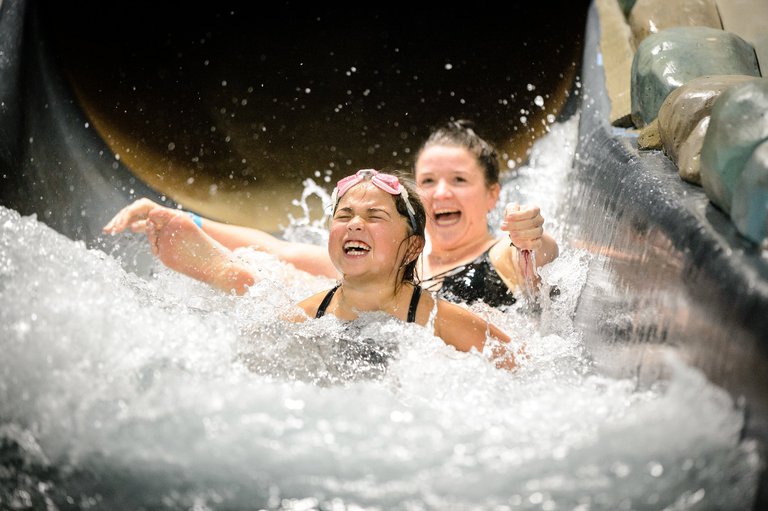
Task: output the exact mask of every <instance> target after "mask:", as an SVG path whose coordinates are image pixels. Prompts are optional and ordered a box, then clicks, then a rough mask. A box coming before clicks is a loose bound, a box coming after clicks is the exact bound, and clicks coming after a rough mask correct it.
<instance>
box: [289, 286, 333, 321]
mask: <svg viewBox="0 0 768 511" xmlns="http://www.w3.org/2000/svg"><path fill="white" fill-rule="evenodd" d="M335 290H336V288H335V287H334V288H331V289H326V290H325V291H320V292H319V293H315V294H314V295H312V296H309V297H307V298H304V299H303V300H302V301H300V302H299V303H297V304H296V305H297V306H298V307H299V308H300V309H301V310H303V311H304V313H305V314H306V315H307V317H303V318H292V319H294V321H305V320H306V319H308V318H314V317H315V315H317V310H318V309H319V308H320V305H321V304H322V303H323V301H324V300H325V299H326V297H327V296H328V294H329V293H331V292H333V291H335Z"/></svg>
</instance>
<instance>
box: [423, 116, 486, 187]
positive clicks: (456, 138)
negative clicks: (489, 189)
mask: <svg viewBox="0 0 768 511" xmlns="http://www.w3.org/2000/svg"><path fill="white" fill-rule="evenodd" d="M432 146H454V147H462V148H464V149H466V150H467V151H469V152H470V154H472V155H473V156H474V157H475V158H477V161H478V163H480V166H481V167H482V169H483V173H484V174H485V185H486V186H492V185H494V184H497V183H498V182H499V153H498V152H497V151H496V149H495V148H494V147H493V146H492V145H491V144H490V143H488V142H487V141H486V140H485V139H483V138H482V137H480V135H478V134H477V133H476V132H475V125H474V123H473V122H472V121H468V120H465V119H460V120H458V121H451V122H448V123H447V124H444V125H443V126H441V127H439V128H437V129H436V130H434V131H433V132H432V134H430V135H429V137H428V138H427V140H426V141H425V142H424V144H423V145H422V146H421V149H419V152H418V154H417V155H416V159H417V160H418V159H419V156H420V155H421V153H422V152H423V151H424V150H425V149H427V148H428V147H432Z"/></svg>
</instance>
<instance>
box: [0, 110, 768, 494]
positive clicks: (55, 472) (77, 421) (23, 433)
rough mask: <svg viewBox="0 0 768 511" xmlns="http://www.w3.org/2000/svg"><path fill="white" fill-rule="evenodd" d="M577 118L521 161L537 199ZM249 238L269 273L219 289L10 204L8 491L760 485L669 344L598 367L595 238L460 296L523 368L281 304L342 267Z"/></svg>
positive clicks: (749, 451)
mask: <svg viewBox="0 0 768 511" xmlns="http://www.w3.org/2000/svg"><path fill="white" fill-rule="evenodd" d="M572 129H573V127H572V125H564V126H553V129H552V131H551V133H550V135H549V139H548V140H546V141H545V142H543V144H546V147H547V148H546V150H542V152H541V155H542V156H541V157H540V158H539V157H535V155H534V158H532V165H539V166H537V167H526V168H525V169H522V170H521V171H519V177H518V179H523V177H522V176H526V177H525V179H526V180H528V181H529V182H527V183H526V186H525V189H526V190H528V189H529V188H530V189H536V190H537V192H536V193H543V194H544V195H542V196H540V197H538V198H536V199H534V200H537V201H538V202H540V203H541V204H542V205H543V206H544V207H550V206H549V203H546V202H545V201H544V200H539V199H542V198H546V199H547V200H549V199H552V198H553V196H557V195H558V194H559V191H557V190H548V191H546V192H544V191H542V188H544V186H543V185H542V183H540V182H538V181H536V179H537V178H540V179H541V180H542V182H544V183H549V184H552V183H553V182H557V181H558V179H559V180H560V182H561V183H562V182H563V180H562V179H561V178H562V176H563V175H564V174H565V173H566V172H567V170H568V168H570V160H569V156H568V155H567V154H562V152H563V149H562V148H563V147H564V146H568V144H569V141H570V139H569V138H568V137H570V136H571V133H572ZM558 137H563V138H560V139H558ZM553 138H554V139H553ZM553 147H556V148H557V150H558V151H560V154H559V156H557V157H551V156H544V155H545V154H546V155H550V154H551V151H553V150H554V149H552V148H553ZM534 170H535V172H534ZM507 188H514V186H511V185H510V184H509V183H507V184H506V185H505V193H506V194H507V198H509V197H511V196H512V195H513V194H512V192H509V191H508V190H506V189H507ZM533 193H534V192H530V194H531V195H530V196H529V197H532V196H533ZM307 214H308V215H309V212H307ZM296 225H299V226H301V225H304V226H306V225H310V224H309V223H306V222H305V223H303V224H302V222H297V223H296ZM301 232H302V231H301V229H295V230H294V234H295V235H298V236H301V235H302V234H301ZM296 233H298V234H296ZM309 235H310V236H311V235H313V234H312V233H310V234H309ZM239 254H240V255H241V256H242V257H243V258H244V259H245V260H247V261H249V263H250V264H252V265H253V266H254V267H257V268H259V269H260V271H262V272H263V274H264V275H266V276H267V278H265V280H263V281H262V282H261V283H259V284H258V285H256V286H254V287H253V288H252V289H251V290H250V291H249V292H248V293H247V294H246V295H245V296H243V297H234V296H227V295H223V294H220V293H217V292H214V291H212V290H211V289H209V288H207V287H206V286H204V285H202V284H200V283H198V282H195V281H192V280H190V279H188V278H186V277H184V276H182V275H178V274H175V273H172V272H170V271H168V270H166V269H164V268H161V267H157V266H155V267H153V268H152V271H151V272H150V274H149V275H148V276H140V275H137V274H135V273H132V272H130V271H126V269H125V264H124V261H122V260H121V259H120V258H119V257H113V256H111V255H107V254H105V253H104V252H102V251H100V250H96V249H88V248H87V247H85V246H84V245H83V244H82V243H80V242H73V241H71V240H69V239H67V238H65V237H63V236H61V235H59V234H57V233H55V232H54V231H52V230H51V229H49V228H48V227H47V226H45V225H44V224H42V223H40V222H38V221H37V220H36V219H35V218H34V217H21V216H20V215H19V214H18V213H16V212H15V211H12V210H8V209H5V208H0V353H2V357H0V375H2V377H0V418H2V419H0V442H1V443H0V445H1V446H2V448H1V449H0V452H2V453H3V457H0V465H1V466H0V485H1V486H0V507H5V506H11V507H13V506H15V507H17V508H20V509H24V508H25V506H26V507H27V508H34V504H35V503H36V502H38V503H40V502H46V501H47V502H53V503H57V504H58V505H59V506H65V505H73V503H74V505H78V506H80V507H96V508H99V507H102V508H104V509H117V508H121V509H123V508H124V509H135V508H139V507H142V506H144V507H149V508H157V507H164V508H169V509H189V508H190V507H195V508H196V509H216V508H227V509H232V508H259V507H263V508H268V509H447V508H450V509H470V508H473V509H477V508H483V509H489V508H498V509H508V508H511V507H514V508H516V509H565V508H567V509H622V508H627V509H629V508H633V509H639V508H651V509H662V508H665V507H667V508H670V509H688V508H690V507H692V506H694V505H702V506H705V507H706V508H708V509H747V508H749V507H750V502H751V501H752V499H753V498H754V494H755V491H756V485H757V476H758V474H759V471H760V469H761V466H762V461H761V460H760V458H759V456H758V454H757V448H756V445H755V444H754V443H753V442H751V441H749V440H746V441H740V438H739V434H740V431H741V428H742V426H743V411H742V410H741V409H739V408H738V407H736V406H735V405H734V403H733V402H732V400H731V399H730V397H729V396H728V395H727V394H726V393H725V392H724V391H722V390H721V389H719V388H717V387H715V386H713V385H711V384H710V383H709V382H708V381H707V380H706V379H705V378H704V377H703V376H702V375H701V374H700V373H699V372H697V371H696V370H694V369H692V368H690V367H687V366H685V365H684V364H682V363H681V362H679V361H678V360H677V359H676V358H675V357H674V356H673V355H672V354H670V356H669V358H668V360H667V363H668V366H669V369H670V370H669V374H670V377H669V379H668V380H665V381H659V382H657V384H655V385H653V386H651V387H650V388H644V389H640V388H638V386H637V384H636V382H634V381H631V380H620V379H611V378H608V377H605V376H603V375H600V374H597V373H596V372H595V371H594V369H593V367H592V365H591V363H590V358H589V353H587V352H586V350H585V348H584V346H583V344H582V342H581V337H580V333H579V332H578V331H577V330H576V329H575V328H574V326H573V324H572V321H571V318H572V315H573V312H574V310H575V305H576V302H577V300H578V296H579V293H580V292H581V289H582V287H583V285H584V282H585V279H586V275H587V268H588V263H589V260H588V259H589V258H588V256H587V254H585V253H582V252H579V251H571V250H565V251H564V253H563V254H562V255H561V257H560V258H558V259H557V260H556V261H555V262H553V263H552V264H550V265H549V266H548V267H547V268H545V269H544V270H542V272H541V274H542V279H543V281H544V286H545V288H546V289H550V288H552V287H555V286H556V287H557V288H558V289H559V291H560V294H559V295H557V296H553V297H552V298H550V297H549V296H548V293H543V295H545V296H544V298H543V299H542V303H541V304H540V305H541V310H540V311H538V312H537V313H534V312H531V310H530V309H529V308H526V307H525V306H524V305H525V304H521V305H520V307H518V308H512V309H510V310H508V311H505V312H502V311H499V310H497V309H492V308H489V307H485V306H483V305H481V304H480V305H475V306H473V309H474V310H475V312H477V313H478V314H481V315H484V316H486V317H488V319H490V320H491V321H493V322H495V323H496V324H498V325H499V326H500V327H502V328H503V329H504V330H506V331H507V332H510V333H511V334H512V337H513V342H512V343H513V345H514V346H513V348H514V349H517V348H518V347H520V346H523V345H524V346H525V350H526V352H527V353H528V357H527V358H525V359H521V364H520V367H519V368H518V369H517V370H516V371H515V372H514V373H508V372H505V371H500V370H496V369H495V368H494V367H493V366H492V365H491V364H490V363H489V362H488V361H487V359H486V358H485V357H484V356H483V355H482V354H480V353H459V352H457V351H455V350H453V349H452V348H450V347H448V346H446V345H444V344H443V343H442V342H441V341H440V340H439V339H437V338H436V337H434V336H433V335H431V333H430V332H428V331H427V330H426V329H424V328H422V327H419V326H417V325H412V324H403V323H401V322H398V321H396V320H393V319H391V318H388V317H386V316H382V315H380V314H368V315H365V316H363V317H361V318H360V320H358V321H357V322H355V323H354V324H352V325H349V324H341V323H339V322H338V321H336V320H335V319H334V318H332V317H326V318H323V319H321V320H318V321H309V322H306V323H303V324H298V325H296V324H290V323H286V322H284V321H281V320H279V319H277V318H278V317H279V315H280V312H281V311H283V310H287V309H288V308H290V307H292V306H293V305H292V304H293V303H294V302H295V301H297V300H298V299H301V298H303V297H304V296H306V295H308V294H310V293H313V292H316V291H318V290H321V289H325V288H327V287H329V286H330V285H331V284H332V283H331V282H330V281H329V280H328V279H323V278H319V277H312V276H309V275H307V274H305V273H303V272H300V271H297V270H295V269H294V268H292V267H291V266H289V265H286V264H283V263H281V262H279V261H277V260H276V259H275V258H274V257H272V256H269V255H265V254H261V253H256V252H253V251H248V250H240V251H239ZM134 255H135V254H134ZM723 474H728V477H727V478H726V477H724V475H723ZM137 489H140V491H137ZM46 499H47V500H46ZM27 504H29V505H28V506H27ZM120 506H123V507H120Z"/></svg>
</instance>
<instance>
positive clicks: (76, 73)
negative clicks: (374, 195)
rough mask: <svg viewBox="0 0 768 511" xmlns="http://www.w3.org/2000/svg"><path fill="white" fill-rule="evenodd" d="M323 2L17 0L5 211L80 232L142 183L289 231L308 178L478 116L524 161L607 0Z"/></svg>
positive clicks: (510, 155)
mask: <svg viewBox="0 0 768 511" xmlns="http://www.w3.org/2000/svg"><path fill="white" fill-rule="evenodd" d="M309 5H310V4H307V5H302V4H300V3H292V2H286V3H284V4H277V5H275V4H270V5H268V6H260V5H259V6H257V5H256V4H252V3H245V2H243V3H242V4H239V3H231V4H230V3H226V2H224V3H215V4H212V5H211V6H206V7H192V8H188V7H185V8H183V9H182V8H180V7H177V6H176V5H165V4H164V3H152V4H150V3H149V2H139V3H111V2H109V3H108V2H101V3H97V2H85V3H75V4H69V3H61V2H52V1H51V2H46V1H38V2H35V1H29V2H25V1H23V0H15V1H14V0H11V1H8V0H6V1H4V2H3V4H2V19H0V23H2V24H3V30H2V34H1V35H0V37H2V38H3V39H4V41H3V43H2V44H3V45H4V46H5V48H6V49H5V54H6V56H7V59H8V60H9V61H10V62H9V63H8V64H6V65H7V67H8V68H9V69H5V70H4V72H3V81H4V83H2V84H1V85H2V89H0V90H2V91H3V94H4V96H5V97H3V98H2V99H3V101H4V102H5V104H6V105H7V106H6V108H7V109H8V111H6V113H5V114H4V118H3V119H2V128H1V129H2V130H3V135H4V136H3V137H2V145H3V147H2V152H0V157H2V166H3V169H4V170H3V178H2V197H1V199H2V202H3V204H4V205H6V206H8V207H11V208H14V209H16V210H18V211H19V212H21V213H22V214H31V213H37V214H38V216H39V218H40V219H41V220H44V221H45V222H46V223H48V224H49V225H51V226H52V227H54V228H55V229H57V230H59V231H60V232H62V233H64V234H66V235H68V236H71V237H73V238H78V239H92V238H93V237H94V236H96V235H98V233H99V230H98V229H99V227H100V226H101V225H102V224H103V222H104V221H105V220H106V219H107V215H108V214H109V213H110V212H113V211H115V209H116V207H117V206H118V205H119V204H120V203H121V202H124V201H126V200H128V198H129V197H137V196H141V195H149V196H152V197H161V196H162V197H165V198H167V199H168V200H169V201H175V202H176V203H180V204H183V205H184V206H185V207H186V208H188V209H192V210H196V211H198V212H200V213H201V214H204V215H207V216H209V217H212V218H217V219H220V220H225V221H230V222H233V223H239V224H242V225H250V226H254V227H259V228H262V229H267V230H274V229H275V228H276V226H277V224H278V223H279V222H283V223H284V221H285V219H286V213H287V212H288V211H289V210H290V201H291V199H294V198H296V197H297V196H299V195H300V192H301V189H302V181H303V180H304V179H305V178H310V177H311V178H313V179H315V180H318V179H317V177H316V176H318V175H321V176H326V175H332V176H340V175H346V174H347V173H348V172H349V171H351V170H355V169H357V168H363V167H377V168H398V167H399V168H410V166H411V165H412V158H413V156H414V153H415V151H416V150H417V149H418V147H419V144H420V143H421V142H422V141H423V140H424V139H425V138H426V135H427V134H428V132H429V130H430V129H431V128H433V127H435V126H437V125H439V124H442V123H444V122H446V121H447V120H451V119H460V118H464V119H470V120H472V121H474V122H475V123H476V125H477V127H478V130H479V131H480V132H481V133H482V134H485V135H486V136H487V137H488V138H489V139H491V140H492V141H493V142H494V143H495V144H496V145H497V147H499V148H500V149H501V150H502V151H503V153H504V155H503V156H504V159H505V160H507V161H509V162H510V163H509V166H516V165H519V164H520V163H521V162H523V161H524V160H525V158H526V152H527V150H528V149H529V148H530V146H531V144H532V143H533V141H534V140H535V139H536V138H537V137H538V136H540V135H541V134H543V133H544V132H545V126H546V125H547V124H551V122H553V120H554V119H555V118H557V117H558V116H560V115H561V114H562V113H563V110H564V108H565V106H566V105H567V104H568V103H569V102H568V98H569V97H570V95H571V93H572V92H573V90H572V89H573V87H574V83H575V79H576V76H577V73H578V69H579V65H580V58H581V53H582V42H581V41H582V34H583V27H584V23H585V20H586V12H587V7H588V2H586V1H584V0H582V1H579V2H567V3H564V4H563V5H561V6H559V7H558V8H557V9H556V11H557V12H552V8H551V6H549V5H546V4H539V3H535V2H526V3H518V2H506V3H504V4H502V5H501V6H498V7H494V8H492V9H491V8H476V9H475V8H470V7H469V6H467V5H466V4H457V5H455V6H453V7H451V6H449V5H448V4H443V3H430V2H428V3H411V4H409V3H405V2H395V3H392V2H384V3H381V4H380V5H371V4H365V5H363V4H350V5H345V4H340V5H338V6H327V7H322V6H319V5H314V6H309ZM537 97H538V98H539V99H538V100H537V99H536V98H537ZM571 103H573V102H571ZM318 181H320V180H318ZM328 181H330V179H329V180H328ZM320 182H321V183H322V181H320ZM326 183H327V181H326ZM326 183H323V184H326Z"/></svg>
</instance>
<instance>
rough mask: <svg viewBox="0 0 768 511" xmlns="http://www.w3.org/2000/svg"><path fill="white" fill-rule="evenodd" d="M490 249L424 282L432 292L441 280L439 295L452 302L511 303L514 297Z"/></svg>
mask: <svg viewBox="0 0 768 511" xmlns="http://www.w3.org/2000/svg"><path fill="white" fill-rule="evenodd" d="M490 251H491V249H490V248H489V249H488V250H486V251H485V252H483V253H482V254H481V255H480V256H479V257H478V258H477V259H475V260H474V261H472V262H471V263H467V264H464V265H462V266H458V267H456V268H451V269H450V270H448V271H444V272H443V273H439V274H437V275H435V276H434V277H432V278H431V279H428V280H425V281H423V282H422V283H421V285H422V286H423V287H424V289H427V290H429V291H431V290H433V289H434V288H436V287H437V286H439V285H440V284H441V283H442V286H441V287H440V289H438V290H437V292H436V294H437V296H438V297H439V298H443V299H445V300H448V301H449V302H466V303H467V304H472V303H474V302H477V301H482V302H484V303H486V304H488V305H490V306H491V307H501V306H508V305H512V304H514V303H515V301H516V300H515V297H514V295H513V294H512V291H510V290H509V288H508V287H507V285H506V284H505V283H504V281H503V280H502V279H501V277H500V276H499V274H498V272H497V271H496V268H494V267H493V264H492V263H491V257H490Z"/></svg>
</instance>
